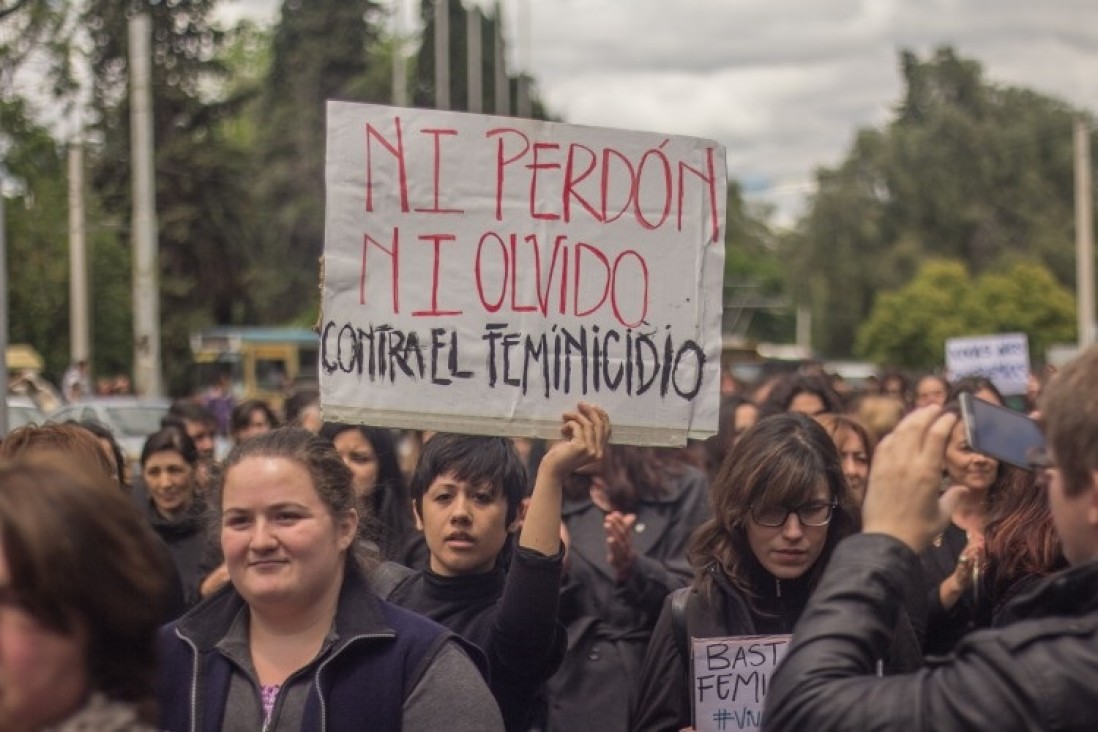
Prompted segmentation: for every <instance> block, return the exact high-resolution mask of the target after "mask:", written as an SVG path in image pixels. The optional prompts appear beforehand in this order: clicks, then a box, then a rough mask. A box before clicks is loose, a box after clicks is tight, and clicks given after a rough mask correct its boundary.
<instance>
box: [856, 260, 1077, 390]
mask: <svg viewBox="0 0 1098 732" xmlns="http://www.w3.org/2000/svg"><path fill="white" fill-rule="evenodd" d="M1017 332H1021V333H1025V334H1026V335H1027V336H1028V339H1029V345H1030V350H1031V353H1032V354H1034V355H1036V356H1040V355H1041V354H1043V353H1045V352H1046V350H1047V349H1048V347H1049V346H1050V345H1052V344H1053V343H1062V342H1065V341H1073V340H1074V339H1075V298H1074V297H1073V296H1072V295H1071V293H1070V292H1068V291H1067V290H1066V288H1064V287H1063V286H1061V285H1059V284H1058V283H1057V282H1056V279H1055V278H1054V277H1053V276H1052V274H1051V272H1049V270H1048V269H1047V268H1045V267H1044V266H1042V265H1040V264H1036V263H1033V262H1024V261H1019V262H1016V263H1014V264H1013V265H1011V266H1010V267H1008V268H1006V269H1004V270H1002V271H994V272H988V273H985V274H983V275H980V276H978V277H977V278H976V279H975V280H973V279H972V278H971V277H970V275H969V271H968V269H967V267H966V266H965V265H964V264H963V263H962V262H959V261H956V260H931V261H928V262H927V263H925V264H924V265H923V267H922V268H921V269H920V270H919V272H918V274H917V275H916V276H915V277H914V279H912V280H911V282H909V283H908V284H907V285H905V286H904V287H901V288H899V289H897V290H894V291H890V292H884V293H881V295H880V296H879V298H878V300H877V302H876V304H875V305H874V307H873V310H872V312H871V313H870V315H869V318H868V319H867V320H866V322H865V323H864V324H863V325H862V327H861V328H859V329H858V333H857V342H856V346H855V353H857V354H858V355H859V356H862V357H864V358H868V359H870V360H873V361H876V362H877V363H887V364H890V365H893V366H898V367H903V368H911V369H922V370H929V369H932V368H935V367H938V366H940V365H941V364H942V362H943V360H944V354H945V341H946V339H947V338H956V337H961V336H971V335H992V334H996V333H1017ZM1034 360H1040V358H1037V359H1034Z"/></svg>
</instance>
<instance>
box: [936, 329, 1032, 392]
mask: <svg viewBox="0 0 1098 732" xmlns="http://www.w3.org/2000/svg"><path fill="white" fill-rule="evenodd" d="M945 362H946V373H947V374H948V376H949V379H950V380H951V381H956V380H957V379H960V378H963V377H965V376H973V375H977V376H986V377H987V378H989V379H991V383H993V384H995V386H996V388H998V389H999V391H1000V392H1002V393H1003V394H1025V393H1026V387H1027V385H1028V380H1029V339H1028V338H1027V337H1026V334H1025V333H1001V334H999V335H986V336H970V337H966V338H949V339H947V340H946V344H945Z"/></svg>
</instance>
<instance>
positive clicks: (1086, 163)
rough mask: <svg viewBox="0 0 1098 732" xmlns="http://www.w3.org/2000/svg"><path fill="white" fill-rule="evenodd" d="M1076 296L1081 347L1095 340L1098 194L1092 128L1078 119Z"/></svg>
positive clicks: (1076, 153)
mask: <svg viewBox="0 0 1098 732" xmlns="http://www.w3.org/2000/svg"><path fill="white" fill-rule="evenodd" d="M1074 137H1075V297H1076V307H1077V315H1076V320H1077V322H1078V327H1079V350H1083V349H1084V348H1086V347H1087V346H1089V345H1090V344H1091V343H1094V338H1095V331H1094V208H1093V207H1094V197H1093V195H1092V193H1091V190H1092V187H1091V169H1092V168H1091V160H1090V128H1089V127H1088V125H1087V122H1086V120H1085V119H1083V118H1082V117H1079V118H1076V120H1075V134H1074Z"/></svg>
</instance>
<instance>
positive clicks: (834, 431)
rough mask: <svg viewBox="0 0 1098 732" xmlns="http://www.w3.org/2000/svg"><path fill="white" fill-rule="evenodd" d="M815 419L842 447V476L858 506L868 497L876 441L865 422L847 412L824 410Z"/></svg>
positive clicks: (840, 454) (840, 447)
mask: <svg viewBox="0 0 1098 732" xmlns="http://www.w3.org/2000/svg"><path fill="white" fill-rule="evenodd" d="M815 419H816V421H817V422H819V423H820V424H821V425H823V428H824V429H825V430H827V434H828V435H830V436H831V439H832V441H833V442H834V443H835V448H836V449H837V450H838V451H839V460H840V461H841V462H842V466H843V476H844V477H845V478H846V483H847V486H848V487H849V488H850V492H851V494H852V497H853V499H854V503H855V504H857V505H858V506H861V505H862V501H864V500H865V489H866V485H867V483H868V481H869V468H870V466H871V465H872V464H873V450H874V448H876V447H877V441H876V440H875V439H874V438H873V435H872V434H871V433H870V431H869V430H868V429H867V428H866V426H865V425H864V424H862V423H861V422H859V421H858V420H857V419H856V418H854V417H851V416H849V415H846V414H821V415H819V416H817V417H816V418H815Z"/></svg>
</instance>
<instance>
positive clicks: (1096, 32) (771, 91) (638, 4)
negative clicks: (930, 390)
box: [222, 0, 1098, 221]
mask: <svg viewBox="0 0 1098 732" xmlns="http://www.w3.org/2000/svg"><path fill="white" fill-rule="evenodd" d="M305 1H306V2H307V1H308V0H305ZM469 1H470V0H466V2H469ZM381 2H383V3H386V4H389V5H390V6H392V7H403V9H404V11H403V12H404V15H405V17H409V18H410V17H413V15H414V13H413V5H414V4H415V3H416V0H381ZM479 2H480V4H482V5H486V6H490V5H491V4H492V3H491V2H490V0H479ZM503 2H504V14H505V17H506V25H507V27H508V30H509V39H510V43H511V50H510V54H511V55H510V61H509V62H510V64H511V66H512V68H522V67H523V66H526V65H528V66H529V72H530V73H531V75H532V76H533V77H534V78H535V79H536V80H537V84H538V88H539V91H540V93H541V96H542V98H543V99H544V100H545V101H546V102H547V103H548V105H549V107H550V109H551V110H552V111H553V112H554V113H556V114H558V115H559V116H560V117H562V118H563V119H564V120H565V121H567V122H574V123H579V124H591V125H602V126H609V127H621V128H625V129H637V130H650V131H656V132H662V133H671V134H686V135H695V136H699V137H705V138H710V139H715V140H717V141H719V142H721V143H722V144H724V145H725V146H726V148H727V150H728V167H729V173H730V175H732V176H733V177H735V178H738V179H739V180H740V181H741V182H742V183H743V184H744V186H745V187H746V189H747V190H748V192H749V195H750V196H751V197H752V198H753V199H755V200H760V201H765V202H769V203H772V204H774V205H775V206H776V207H777V208H778V210H779V212H780V219H781V220H782V221H789V220H791V219H792V217H793V216H795V214H796V213H797V212H799V211H800V210H801V209H802V207H803V204H804V199H805V196H806V195H807V194H809V193H811V191H812V180H813V171H814V170H815V169H816V168H817V167H819V166H830V165H835V164H836V163H838V162H839V161H840V160H841V159H842V158H843V157H844V155H845V153H846V152H847V149H848V147H849V145H850V142H851V140H852V139H853V135H854V133H855V131H856V130H857V129H858V128H860V127H866V126H875V125H879V124H881V123H883V122H884V121H885V120H887V119H888V118H889V115H890V110H891V109H892V108H893V107H894V105H895V104H896V102H897V101H898V99H899V95H900V81H899V70H898V51H899V50H900V49H904V48H907V49H911V50H914V51H916V52H917V53H919V54H920V55H921V56H923V57H925V56H926V55H927V54H928V53H929V52H931V51H932V50H933V49H935V48H937V47H938V46H941V45H946V44H948V45H952V46H953V47H954V48H955V49H957V51H958V52H959V53H960V54H961V55H962V56H964V57H966V58H971V59H975V60H977V61H979V62H980V63H981V65H982V66H983V67H984V71H985V75H986V77H987V79H989V80H991V81H993V82H996V83H1000V84H1004V85H1019V86H1026V87H1029V88H1031V89H1034V90H1036V91H1039V92H1042V93H1044V94H1048V95H1051V96H1055V97H1059V98H1061V99H1064V100H1066V101H1068V102H1069V103H1071V104H1073V105H1075V106H1077V107H1080V108H1083V109H1086V110H1088V111H1090V112H1092V113H1098V0H1038V1H1035V0H674V1H673V2H671V1H669V0H503ZM280 7H281V0H224V8H223V10H222V14H223V17H224V19H225V21H226V22H232V21H234V20H236V19H237V18H239V17H243V16H248V17H252V18H255V19H257V20H260V21H271V20H273V19H274V18H275V17H277V13H278V10H279V8H280ZM1064 134H1065V135H1070V134H1071V131H1070V130H1064Z"/></svg>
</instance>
